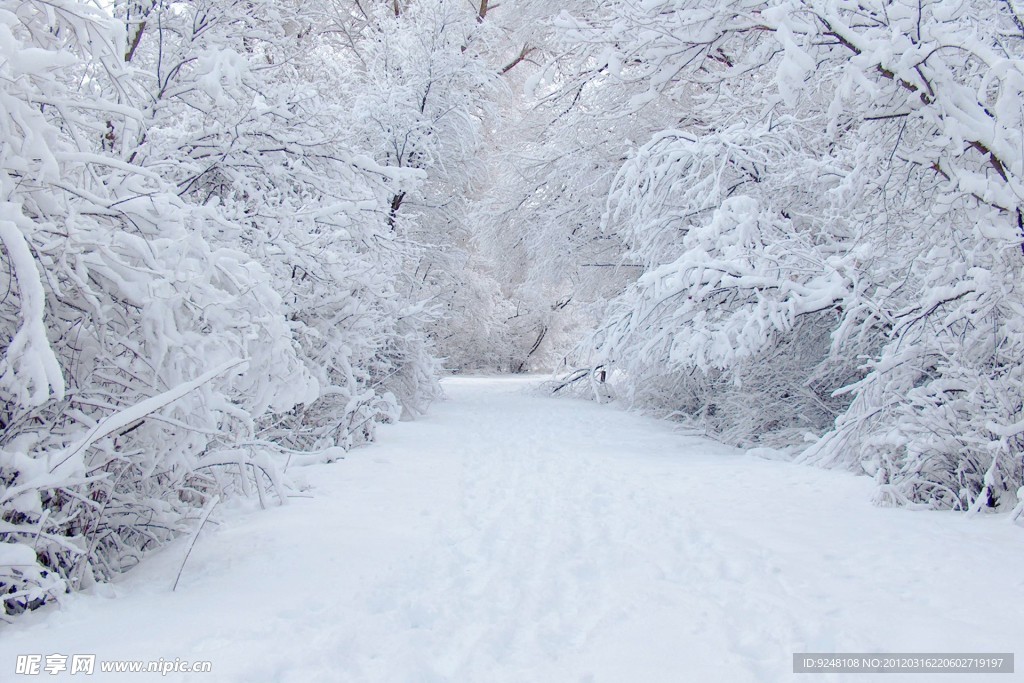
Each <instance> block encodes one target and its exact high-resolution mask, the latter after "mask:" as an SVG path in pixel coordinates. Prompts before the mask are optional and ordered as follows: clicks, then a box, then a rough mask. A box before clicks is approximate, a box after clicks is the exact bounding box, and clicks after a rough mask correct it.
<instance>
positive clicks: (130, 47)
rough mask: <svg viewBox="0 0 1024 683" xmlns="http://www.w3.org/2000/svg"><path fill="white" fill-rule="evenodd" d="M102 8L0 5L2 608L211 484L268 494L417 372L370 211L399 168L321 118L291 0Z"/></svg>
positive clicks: (410, 386)
mask: <svg viewBox="0 0 1024 683" xmlns="http://www.w3.org/2000/svg"><path fill="white" fill-rule="evenodd" d="M114 11H115V12H116V13H117V19H116V20H115V19H114V18H112V17H111V16H108V15H105V14H104V13H103V12H101V11H99V10H97V9H95V8H92V7H91V6H90V5H87V4H86V3H80V2H72V1H62V2H24V3H20V4H19V5H18V6H17V8H16V9H15V10H11V9H0V50H2V53H3V54H2V60H0V74H2V78H3V86H2V88H0V108H2V109H3V116H2V117H0V127H2V134H3V139H4V145H3V146H2V149H0V189H2V191H3V196H2V199H0V243H2V247H3V249H2V254H3V259H2V261H0V264H2V266H0V278H2V282H0V287H2V289H3V290H4V291H5V292H6V295H5V296H4V297H3V298H2V299H0V325H2V327H3V331H2V336H3V339H4V343H5V347H4V349H3V357H2V360H0V399H2V410H0V424H2V436H0V532H2V536H0V541H2V545H0V594H2V595H3V596H4V612H5V613H6V614H8V615H14V614H18V613H21V612H23V611H25V610H26V609H32V608H35V607H38V606H39V605H42V604H45V603H47V602H49V601H51V600H52V599H54V598H56V597H58V596H59V595H60V594H61V593H63V592H64V591H67V590H73V589H77V588H81V587H84V586H88V585H89V584H90V583H91V582H93V581H96V580H103V579H106V578H109V577H110V576H111V575H113V574H115V573H117V572H120V571H123V570H125V569H127V568H130V567H131V566H133V565H134V564H135V563H137V562H138V561H139V559H140V557H141V556H142V554H143V553H145V552H146V551H148V550H151V549H153V548H155V547H158V546H159V545H161V544H163V543H165V542H166V541H168V540H169V539H171V538H173V537H174V536H175V535H177V534H178V533H180V532H182V531H184V530H186V529H188V528H189V525H190V522H191V520H192V519H194V518H195V517H197V516H198V515H199V512H200V510H201V509H202V508H203V507H204V506H206V505H208V504H209V503H210V501H212V500H216V499H218V497H219V496H221V495H223V494H225V493H228V494H230V493H232V492H239V493H242V494H244V495H253V496H257V497H259V499H260V501H261V502H268V501H269V500H271V499H279V500H283V495H284V490H283V488H282V487H283V486H284V483H283V481H282V479H281V470H282V468H283V466H284V464H285V463H286V462H287V461H288V459H289V458H290V457H291V456H292V455H295V452H296V451H304V452H307V453H305V454H300V456H301V457H300V458H298V460H301V461H311V460H315V459H317V458H328V457H336V456H334V455H333V454H334V453H335V452H336V449H334V448H333V447H335V446H341V447H344V448H348V447H351V446H354V445H358V444H359V443H363V442H365V441H367V440H370V439H371V438H372V436H373V430H374V425H375V424H377V423H379V422H381V421H386V420H391V419H394V418H396V417H397V416H398V415H399V412H400V411H401V410H402V409H403V408H404V409H405V410H406V411H407V412H409V413H411V414H417V413H419V412H422V410H423V409H424V405H425V403H426V402H428V401H429V400H430V398H432V397H433V396H435V395H436V392H437V388H436V379H435V361H434V360H433V358H432V356H431V355H430V344H429V342H428V341H427V339H426V335H425V333H424V331H423V328H424V326H425V325H426V324H427V323H428V322H429V321H430V319H429V317H427V316H425V315H424V314H423V312H422V306H421V305H419V303H418V302H416V301H415V300H412V299H409V298H406V297H403V296H402V295H401V293H400V292H398V291H397V289H396V285H395V279H396V278H397V274H399V273H401V272H404V269H405V268H406V265H405V258H406V255H405V254H406V252H405V250H404V247H403V245H402V244H401V242H399V241H397V240H395V239H394V238H392V237H391V236H390V235H389V234H388V231H387V228H386V225H387V212H386V211H384V210H381V207H382V201H381V197H382V196H383V195H384V194H385V192H386V191H387V185H388V184H389V183H393V182H395V181H396V180H400V181H402V182H405V181H406V178H407V175H408V174H407V173H406V174H404V175H403V172H402V171H401V170H396V169H390V168H387V167H385V166H382V165H379V164H377V163H375V162H374V161H372V160H371V159H370V158H368V157H366V156H365V155H360V154H358V153H356V152H355V151H352V150H351V149H350V148H349V147H348V146H347V144H346V143H345V141H344V140H339V139H337V138H336V137H335V136H332V135H331V134H330V133H329V132H327V131H330V130H332V129H334V128H340V127H342V121H343V120H344V118H343V117H344V116H346V115H348V112H349V110H348V108H347V107H346V106H345V103H344V102H341V101H338V100H337V99H336V93H334V94H332V93H331V91H330V87H331V83H330V81H327V80H325V81H324V82H322V83H321V84H320V88H319V89H318V88H317V87H314V84H313V82H312V80H311V79H312V76H313V69H314V65H313V62H311V61H309V60H311V59H312V58H313V57H312V56H313V55H316V54H317V50H321V49H327V48H326V47H324V45H322V44H318V43H315V41H314V38H313V37H312V36H311V35H310V34H309V32H308V30H304V29H303V28H302V26H303V17H302V16H301V15H300V14H296V8H295V7H292V6H290V5H288V4H287V3H280V4H277V3H269V2H264V3H258V2H256V3H244V4H240V5H231V6H223V5H221V4H218V3H203V2H197V3H177V4H175V5H173V6H165V5H163V4H157V3H151V2H130V3H115V6H114ZM158 13H159V16H158ZM154 27H159V34H157V29H156V28H154ZM303 40H305V41H309V42H306V43H302V42H301V41H303ZM300 55H309V59H308V60H306V61H303V60H301V59H299V58H298V57H299V56H300ZM323 56H324V55H323V54H322V53H321V54H320V57H321V58H322V57H323ZM339 77H340V76H339ZM409 182H415V178H411V179H409Z"/></svg>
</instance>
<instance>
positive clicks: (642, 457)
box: [0, 379, 1024, 683]
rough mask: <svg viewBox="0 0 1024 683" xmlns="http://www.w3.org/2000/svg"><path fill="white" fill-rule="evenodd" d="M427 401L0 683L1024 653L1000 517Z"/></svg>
mask: <svg viewBox="0 0 1024 683" xmlns="http://www.w3.org/2000/svg"><path fill="white" fill-rule="evenodd" d="M445 386H446V391H447V392H448V394H449V396H450V400H449V401H447V402H445V403H444V404H441V405H438V406H436V407H435V409H434V410H433V411H432V413H431V414H430V415H429V416H428V417H427V418H425V419H423V420H420V421H418V422H414V423H404V424H400V425H397V426H395V427H392V428H387V429H385V430H384V431H383V433H382V435H381V439H380V442H379V443H378V444H377V445H374V446H372V447H370V448H367V449H363V450H360V451H357V452H355V453H352V454H351V456H350V457H349V459H347V460H345V461H343V462H340V463H337V464H334V465H326V466H317V467H312V468H306V470H305V471H304V472H303V475H302V476H304V477H305V478H306V479H308V481H309V482H310V483H311V484H313V485H314V487H315V494H316V495H315V497H313V498H308V499H303V498H299V499H294V500H292V502H291V504H290V505H287V506H284V507H280V508H274V509H271V510H268V511H265V512H259V511H254V512H239V511H237V510H235V511H231V510H224V511H221V513H222V514H221V517H222V518H223V520H224V521H223V523H221V524H220V525H219V527H216V528H212V527H209V526H208V527H207V529H206V531H204V533H203V535H202V536H201V537H200V540H199V542H198V544H197V545H196V547H195V549H194V551H193V552H192V556H191V558H190V559H189V562H188V564H187V566H186V568H185V571H184V574H183V576H182V579H181V583H180V585H179V586H178V589H177V591H176V592H173V593H172V592H171V591H170V587H171V585H172V584H173V582H174V579H175V575H176V574H177V572H178V567H179V566H180V564H181V559H182V556H183V553H184V550H185V547H184V544H178V545H175V546H172V547H170V548H168V549H167V550H166V551H164V552H161V553H159V554H158V555H157V556H155V557H153V558H152V559H151V560H150V561H148V562H146V563H145V564H144V565H143V566H142V567H140V568H138V569H136V570H135V571H133V572H132V573H130V574H129V575H128V576H127V577H126V579H125V580H123V581H122V582H120V583H119V584H117V585H116V586H114V587H106V588H105V589H104V590H103V591H102V592H103V593H105V594H106V595H99V594H91V595H80V596H75V597H73V598H71V599H70V601H69V604H68V605H67V606H66V607H65V608H64V609H63V610H62V611H61V612H59V613H58V612H50V613H49V614H43V615H33V616H31V617H29V618H28V619H27V620H26V621H25V622H24V623H22V624H19V625H16V626H14V627H9V628H6V629H4V630H3V632H2V638H0V680H5V681H12V680H13V681H18V680H24V681H29V680H38V679H46V680H55V679H58V678H59V677H58V676H50V675H47V674H45V673H44V674H41V675H40V676H36V677H30V676H12V675H11V672H13V671H14V667H15V658H16V655H18V654H26V653H38V654H51V653H62V654H83V653H95V654H97V655H98V656H99V659H101V660H115V659H130V660H156V659H159V658H163V659H165V660H173V659H174V658H181V659H188V660H210V661H212V662H213V672H212V673H209V674H198V673H195V674H178V675H176V676H175V675H171V676H167V677H166V678H163V679H161V677H160V675H159V674H148V675H143V674H137V675H132V674H108V675H106V676H105V677H104V676H103V675H101V674H100V673H99V672H98V671H97V673H96V674H95V675H93V676H92V677H85V676H81V675H76V676H67V677H66V678H67V680H111V681H122V682H123V681H128V680H132V681H135V680H139V681H144V680H182V681H204V680H205V681H218V682H219V681H239V682H245V683H253V682H255V683H259V682H262V681H294V682H295V683H306V682H309V681H343V682H359V681H381V682H389V683H390V682H392V681H394V682H396V683H433V682H439V681H451V682H453V683H465V682H477V681H480V682H487V683H490V682H498V681H509V682H512V681H515V682H524V683H526V682H530V683H533V682H542V681H545V682H546V681H550V682H558V683H563V682H567V683H576V682H584V681H586V682H594V683H598V682H604V681H609V682H612V681H614V682H620V681H621V682H657V681H673V682H677V681H716V682H721V683H730V682H740V681H778V680H784V681H789V680H797V681H808V682H811V681H818V680H878V679H879V677H878V676H872V675H858V676H847V677H839V676H835V675H833V676H832V677H823V676H816V675H810V674H802V675H798V676H797V675H794V674H792V673H791V667H792V653H793V652H798V651H814V652H838V651H845V652H971V651H978V652H982V651H985V652H1013V651H1014V650H1015V649H1017V650H1018V651H1017V654H1018V658H1019V657H1020V656H1024V648H1022V647H1020V645H1021V644H1022V643H1024V620H1022V619H1021V606H1022V605H1024V572H1022V571H1021V569H1022V567H1024V542H1022V541H1024V535H1022V533H1024V532H1022V530H1021V529H1019V528H1015V527H1013V526H1011V525H1010V524H1008V523H1007V522H1006V520H1005V519H1003V518H998V519H997V518H980V519H973V520H968V519H965V518H963V517H962V516H959V515H955V514H944V513H921V512H907V511H902V510H886V509H878V508H874V507H872V506H871V505H870V504H869V503H868V500H869V498H870V494H871V482H869V481H868V480H867V479H866V478H857V477H853V476H851V475H848V474H845V473H840V472H827V471H822V470H818V469H813V468H809V467H802V466H796V465H791V464H788V463H780V462H770V461H765V460H759V459H755V458H752V457H749V456H747V455H744V454H742V453H740V452H738V451H735V450H733V449H730V448H727V447H724V446H721V445H718V444H715V443H713V442H709V441H706V440H702V439H698V438H694V437H687V436H681V435H679V434H676V433H674V432H673V431H672V429H671V427H670V426H669V425H667V424H663V423H659V422H656V421H653V420H649V419H645V418H642V417H638V416H636V415H631V414H627V413H625V412H622V411H619V410H616V409H614V408H611V407H608V406H598V405H594V404H591V403H587V402H583V401H573V400H554V399H546V398H543V397H538V396H536V395H531V394H529V393H527V392H525V388H526V387H527V384H526V383H525V382H524V381H523V380H515V379H500V380H498V379H458V380H449V381H448V382H446V385H445ZM224 513H226V514H224ZM113 595H116V596H117V599H111V598H110V596H113ZM1017 670H1018V671H1022V670H1024V663H1020V662H1018V664H1017ZM1021 677H1022V675H1021V674H1015V675H983V676H981V675H966V674H965V675H958V676H948V677H946V678H949V679H950V680H956V681H961V682H963V681H969V680H982V681H991V682H993V683H994V682H995V681H1005V680H1020V679H1021ZM936 679H937V677H935V676H925V675H910V674H905V675H903V676H901V677H900V678H899V680H901V681H902V680H911V681H916V680H928V681H932V680H936Z"/></svg>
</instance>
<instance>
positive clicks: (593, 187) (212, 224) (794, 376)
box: [0, 0, 1024, 621]
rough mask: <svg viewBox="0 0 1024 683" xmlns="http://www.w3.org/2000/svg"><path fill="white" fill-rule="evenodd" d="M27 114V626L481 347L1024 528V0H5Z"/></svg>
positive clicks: (8, 449)
mask: <svg viewBox="0 0 1024 683" xmlns="http://www.w3.org/2000/svg"><path fill="white" fill-rule="evenodd" d="M0 112H2V113H0V135H2V137H0V328H2V330H0V345H2V358H0V540H2V543H0V594H2V595H3V600H4V610H3V611H2V612H0V620H6V621H13V620H15V619H16V618H17V617H18V616H19V615H22V614H23V613H26V612H29V611H32V610H34V609H36V608H38V607H41V606H43V605H45V604H48V603H51V602H55V601H59V600H60V599H61V597H62V596H63V595H66V594H68V593H69V592H75V591H79V590H82V589H86V588H89V587H90V586H94V585H95V584H97V583H102V582H105V581H108V580H110V579H112V578H113V577H115V576H117V575H120V574H121V573H123V572H125V571H127V570H129V569H131V568H133V567H134V566H136V565H137V564H139V562H140V561H141V560H142V558H143V557H144V556H146V555H147V554H148V553H150V552H151V551H153V550H156V549H158V548H161V547H163V546H165V545H166V544H168V543H169V542H170V541H172V540H173V539H175V538H178V537H180V536H182V535H185V534H188V533H190V532H191V531H192V530H193V529H194V528H195V526H196V525H197V524H198V523H199V521H200V520H205V518H206V517H207V516H208V515H209V514H210V511H211V509H212V508H213V506H215V505H217V504H218V502H219V501H222V500H224V499H228V498H234V497H251V498H253V499H255V500H258V501H259V504H260V505H265V506H273V505H276V504H277V503H278V502H279V501H283V500H284V499H285V497H286V495H287V492H288V491H289V490H291V488H292V487H293V484H292V481H291V473H292V472H294V471H295V470H296V469H298V468H302V467H304V466H307V465H312V464H317V463H325V462H332V461H335V460H340V459H342V458H344V457H346V454H348V453H349V452H350V451H351V450H352V449H354V448H357V447H360V446H363V445H366V444H368V443H370V442H372V441H373V440H374V439H375V435H376V433H377V430H378V427H379V426H380V425H382V424H387V423H393V422H396V421H403V420H415V419H417V418H419V417H421V416H422V415H424V414H425V413H426V412H427V411H428V410H429V408H430V406H431V404H432V403H434V402H435V401H438V400H441V399H442V398H443V392H442V390H441V386H440V384H439V380H440V379H441V378H442V377H445V376H448V375H451V374H474V373H476V374H479V373H489V374H495V373H502V374H521V373H546V374H547V375H549V376H553V377H554V378H555V379H553V380H552V381H551V382H550V383H549V384H548V385H547V386H548V390H549V391H553V392H555V393H556V395H559V396H561V395H572V396H576V397H584V398H592V399H595V400H596V401H598V402H607V401H612V400H614V401H615V402H616V403H617V404H619V405H621V406H622V407H624V408H632V409H635V410H638V411H642V412H644V413H648V414H651V415H654V416H657V417H660V418H664V419H665V420H668V421H671V422H673V423H678V424H681V425H684V426H687V427H689V428H693V429H697V430H700V431H701V432H702V433H703V434H706V435H708V436H710V437H712V438H714V439H716V440H718V441H721V442H723V443H725V444H728V445H731V446H738V447H742V448H747V449H760V450H762V451H763V452H764V453H766V454H769V455H770V456H771V457H773V458H784V459H788V460H793V461H796V462H800V463H806V464H807V465H811V466H817V467H824V468H838V469H845V470H850V471H853V472H856V473H860V474H863V475H864V476H867V477H871V478H872V479H873V481H874V491H875V493H874V502H875V503H877V504H878V505H882V506H895V507H905V508H911V509H923V510H952V511H959V512H962V513H965V514H968V515H976V514H981V513H987V514H996V515H1001V516H1003V517H1006V518H1007V519H1009V520H1011V521H1012V520H1019V519H1024V365H1022V359H1024V277H1022V276H1024V214H1022V201H1024V8H1021V9H1020V10H1018V7H1017V2H1016V0H961V1H957V2H952V1H949V0H765V1H759V0H719V1H717V2H711V3H709V2H700V1H698V0H570V1H569V2H566V3H555V4H551V3H546V2H544V1H543V0H499V1H498V2H489V0H479V2H478V1H477V0H472V1H470V0H324V1H322V2H302V1H301V0H92V1H87V0H3V2H0ZM527 428H528V427H527ZM779 495H782V496H784V495H785V492H780V493H779Z"/></svg>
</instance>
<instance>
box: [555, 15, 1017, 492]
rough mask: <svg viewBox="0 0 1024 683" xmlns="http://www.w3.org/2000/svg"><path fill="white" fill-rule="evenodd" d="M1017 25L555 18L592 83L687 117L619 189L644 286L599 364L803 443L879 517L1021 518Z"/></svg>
mask: <svg viewBox="0 0 1024 683" xmlns="http://www.w3.org/2000/svg"><path fill="white" fill-rule="evenodd" d="M1022 26H1024V24H1022V22H1021V18H1020V17H1019V16H1018V15H1017V14H1016V13H1015V10H1014V9H1013V6H1012V4H1009V3H999V2H991V1H982V0H976V1H973V2H967V3H960V4H957V5H951V4H949V3H941V2H932V3H918V2H911V1H910V0H906V1H898V2H885V3H882V2H867V3H864V2H858V3H847V2H815V1H812V0H783V1H779V2H776V1H772V2H747V1H741V0H737V1H735V2H726V3H720V4H719V5H716V6H715V7H713V8H709V7H706V6H704V5H702V4H701V3H697V2H687V1H685V0H684V1H682V2H677V1H675V0H673V1H672V2H652V3H643V4H640V5H637V4H635V3H617V4H613V5H610V6H609V7H607V8H606V9H605V11H604V12H602V13H599V14H597V15H595V16H593V17H587V18H586V19H571V18H569V17H565V18H563V19H562V29H563V33H564V35H565V36H566V39H567V41H571V42H573V43H574V44H575V45H577V46H582V47H580V48H578V49H580V50H582V51H583V52H584V53H585V54H587V55H589V57H590V59H591V62H590V68H591V72H590V73H592V74H593V73H595V72H596V73H600V81H599V82H598V81H597V80H596V77H594V80H593V81H592V82H595V83H596V85H595V87H600V88H607V89H609V91H616V90H625V91H626V92H631V93H633V96H632V98H630V100H629V101H630V102H631V106H632V107H634V108H657V109H661V110H663V111H666V110H672V109H673V108H674V111H675V112H677V121H676V123H674V124H673V125H672V126H670V127H666V128H662V129H661V130H657V129H654V130H650V131H649V134H650V136H651V137H650V142H648V143H647V144H646V145H644V146H643V147H641V148H640V149H639V150H638V151H637V153H636V154H634V155H633V156H632V157H631V159H630V160H628V161H627V162H626V164H625V165H624V167H623V169H622V171H621V172H620V175H619V179H618V181H617V183H616V186H615V188H613V191H612V193H611V194H610V200H609V207H608V211H607V214H606V225H607V229H608V230H609V231H612V232H614V233H615V234H619V235H622V236H623V238H624V240H625V241H626V243H627V244H628V246H629V248H630V253H629V255H628V262H629V263H634V264H637V265H640V266H641V267H642V268H643V270H644V275H643V276H642V277H640V278H639V280H638V281H637V282H636V284H635V285H633V286H632V287H630V288H629V289H628V290H627V291H626V292H625V293H624V294H623V295H622V297H620V298H619V299H617V300H615V301H613V302H612V304H611V306H610V308H609V311H608V315H607V318H606V321H605V323H604V324H603V325H602V326H601V327H600V329H599V331H598V333H597V336H596V337H595V339H594V342H595V348H596V351H595V353H596V356H592V358H594V362H598V363H604V364H609V365H612V366H615V367H617V368H619V369H620V370H621V373H622V376H623V377H625V378H626V379H625V381H626V382H627V384H628V385H629V387H628V388H629V390H630V391H631V392H632V393H633V394H634V395H637V396H647V397H648V398H649V400H650V402H653V403H655V404H658V405H659V408H660V409H661V410H662V411H663V412H666V413H668V412H673V411H678V410H682V411H683V412H685V413H687V414H688V415H689V416H691V417H697V418H702V419H704V420H705V423H706V424H707V425H708V427H709V428H710V429H711V430H712V431H715V432H716V433H719V434H723V435H726V436H727V437H728V438H730V439H731V440H736V441H754V440H759V439H763V438H765V436H769V437H770V438H772V439H773V440H775V439H776V438H778V439H782V440H789V439H790V437H787V433H789V434H790V436H791V437H794V438H795V437H797V436H798V435H799V434H800V432H802V431H803V430H804V429H809V430H810V431H812V432H814V433H816V434H819V435H820V436H821V438H820V440H818V441H817V442H816V443H815V444H813V445H812V446H811V447H810V448H809V449H808V450H807V451H806V452H805V453H804V454H803V456H802V457H803V458H804V459H806V460H808V461H813V462H818V463H821V464H827V465H838V466H844V467H851V468H854V469H863V470H865V471H867V472H869V473H871V474H873V475H874V476H875V477H876V478H877V479H878V481H879V484H880V489H879V491H880V493H879V501H880V502H883V503H893V502H895V503H901V504H921V505H926V506H934V507H951V508H956V509H972V510H978V509H981V508H983V507H986V506H994V507H999V508H1006V509H1009V508H1012V507H1013V506H1014V505H1015V504H1016V503H1017V498H1016V491H1017V489H1018V488H1019V487H1020V485H1021V483H1022V481H1021V476H1022V465H1021V456H1022V451H1021V435H1022V434H1024V427H1022V426H1021V425H1022V424H1024V422H1022V420H1021V417H1022V415H1021V413H1022V409H1024V407H1022V400H1021V394H1020V380H1019V378H1020V372H1021V370H1020V367H1021V360H1020V359H1021V357H1022V356H1021V351H1022V348H1021V345H1022V343H1024V336H1022V334H1021V332H1022V329H1021V325H1022V323H1021V321H1022V316H1021V313H1022V311H1024V296H1022V292H1021V289H1020V273H1021V272H1022V271H1021V269H1022V263H1024V251H1022V241H1024V234H1022V231H1024V219H1022V218H1021V215H1022V213H1021V199H1022V196H1024V186H1022V183H1021V175H1020V173H1021V169H1022V167H1024V166H1022V164H1024V159H1022V150H1021V145H1020V140H1021V139H1022V136H1024V125H1022V123H1024V122H1022V119H1024V109H1022V108H1021V101H1022V91H1024V59H1022V51H1024V30H1022V28H1021V27H1022ZM629 111H631V110H630V108H628V107H627V108H624V109H623V110H622V113H623V114H627V113H629ZM744 397H746V398H747V400H744ZM723 406H725V407H726V410H725V412H724V414H723V413H720V410H721V408H722V407H723ZM712 408H713V409H714V411H715V416H714V418H715V419H713V420H709V419H708V418H709V416H708V412H709V411H710V410H711V409H712ZM832 415H835V416H836V419H835V421H834V422H833V421H832V420H831V416H832ZM780 428H781V429H782V430H784V431H782V432H780V433H779V434H777V435H776V436H772V435H771V434H767V435H766V434H765V432H764V430H768V431H769V432H771V431H772V430H776V429H780ZM785 430H789V431H788V432H787V431H785ZM793 442H794V443H795V441H793Z"/></svg>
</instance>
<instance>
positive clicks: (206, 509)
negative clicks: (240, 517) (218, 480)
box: [171, 496, 220, 593]
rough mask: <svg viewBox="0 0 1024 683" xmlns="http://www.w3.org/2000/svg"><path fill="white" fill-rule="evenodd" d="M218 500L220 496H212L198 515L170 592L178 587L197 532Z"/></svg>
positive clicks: (204, 523)
mask: <svg viewBox="0 0 1024 683" xmlns="http://www.w3.org/2000/svg"><path fill="white" fill-rule="evenodd" d="M219 502H220V496H214V497H213V498H211V499H210V502H208V503H207V504H206V507H204V508H203V514H202V517H200V520H199V526H198V527H196V530H195V531H194V532H193V533H192V540H190V541H189V543H188V550H187V551H186V552H185V559H183V560H182V561H181V566H180V567H178V575H177V576H176V577H174V585H173V586H171V592H172V593H173V592H174V591H175V590H177V588H178V581H180V580H181V573H182V572H183V571H185V563H186V562H188V558H189V556H190V555H191V554H192V548H194V547H195V545H196V540H197V539H198V538H199V532H201V531H202V530H203V527H204V526H206V520H208V519H209V518H210V513H211V512H213V508H215V507H217V503H219Z"/></svg>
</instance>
